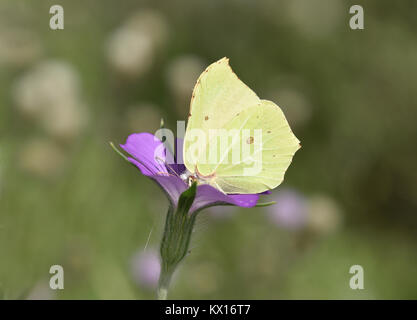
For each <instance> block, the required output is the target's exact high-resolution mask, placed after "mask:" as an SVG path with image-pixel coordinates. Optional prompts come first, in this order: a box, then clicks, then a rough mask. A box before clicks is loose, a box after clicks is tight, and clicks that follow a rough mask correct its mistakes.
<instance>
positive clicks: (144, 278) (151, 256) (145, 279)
mask: <svg viewBox="0 0 417 320" xmlns="http://www.w3.org/2000/svg"><path fill="white" fill-rule="evenodd" d="M131 271H132V276H133V280H134V281H135V282H136V283H137V284H138V285H140V286H143V287H146V288H149V289H155V288H156V287H157V285H158V280H159V274H160V272H161V263H160V261H159V255H158V252H157V251H155V250H146V251H140V252H137V253H136V254H135V255H134V256H133V258H132V260H131Z"/></svg>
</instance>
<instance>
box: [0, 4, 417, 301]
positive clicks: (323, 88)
mask: <svg viewBox="0 0 417 320" xmlns="http://www.w3.org/2000/svg"><path fill="white" fill-rule="evenodd" d="M358 3H360V4H362V5H363V8H364V11H365V29H364V30H357V31H354V30H351V29H350V28H349V18H350V17H351V15H350V14H349V7H350V6H351V5H353V4H358ZM54 4H61V5H63V7H64V13H65V20H64V21H65V29H64V30H57V31H52V30H51V29H50V28H49V19H50V17H51V15H50V14H49V8H50V7H51V6H52V5H54ZM416 12H417V2H416V1H414V0H409V1H407V0H404V1H398V2H393V1H390V0H378V1H377V0H367V1H344V0H314V1H312V0H291V1H289V0H288V1H278V0H257V1H251V0H230V1H223V0H210V1H185V0H177V1H139V0H135V1H133V0H124V1H116V0H88V1H81V0H71V1H61V0H53V1H49V0H37V1H33V0H26V1H22V0H1V1H0V297H2V298H5V299H72V298H76V299H104V298H116V299H152V298H154V297H155V294H154V286H155V281H156V280H157V277H158V266H159V262H158V252H157V250H158V244H159V240H160V238H161V230H162V226H163V222H164V216H165V212H166V209H167V205H168V203H167V200H166V199H165V197H164V195H163V194H162V192H161V191H160V190H159V188H158V187H157V186H156V185H154V183H153V182H152V181H150V180H148V179H146V178H145V177H143V176H141V175H140V174H139V172H138V171H136V170H135V169H134V168H133V167H131V166H129V165H127V164H126V163H125V162H124V161H123V160H122V159H121V158H120V157H118V156H117V155H116V154H115V153H114V152H113V151H112V150H111V149H110V147H109V145H108V142H109V141H114V142H115V143H122V142H124V139H125V138H126V137H127V136H128V135H129V134H130V133H133V132H142V131H148V132H155V130H156V129H158V128H159V122H160V118H161V117H163V118H164V119H165V122H166V125H167V126H168V127H170V128H172V129H175V124H176V121H177V120H184V119H185V117H186V115H187V113H188V107H189V100H190V95H191V90H192V88H193V85H194V83H195V81H196V79H197V77H198V75H199V73H200V72H201V71H202V70H203V69H204V68H205V67H206V66H207V65H209V64H210V63H212V62H214V61H216V60H217V59H219V58H221V57H223V56H227V57H229V58H230V62H231V66H232V67H233V69H234V71H235V72H236V73H237V74H238V75H239V76H240V78H241V79H242V80H243V81H244V82H245V83H247V84H248V85H249V86H250V87H251V88H253V89H254V91H255V92H256V93H257V94H258V95H259V96H261V97H262V98H266V99H270V100H273V101H275V102H276V103H277V104H279V105H280V106H281V107H282V109H283V110H284V112H285V113H286V115H287V117H288V119H289V122H290V124H291V126H292V128H293V131H294V132H295V134H296V135H297V137H298V138H299V139H300V140H301V142H302V145H303V148H302V149H301V150H300V151H299V152H298V153H297V154H296V156H295V158H294V161H293V164H292V165H291V167H290V168H289V170H288V172H287V175H286V180H285V182H284V183H283V184H282V185H281V186H280V187H279V188H278V189H277V190H275V191H274V192H273V194H272V195H270V196H264V199H263V200H265V201H270V200H276V201H277V202H278V203H277V205H275V206H273V207H268V208H255V209H245V210H243V209H233V208H226V209H225V208H217V209H213V210H206V211H204V212H202V213H201V214H200V218H199V221H198V222H197V226H196V231H195V234H194V238H193V240H192V245H191V246H192V249H191V253H190V254H189V256H188V257H187V258H186V259H185V261H184V263H183V264H182V265H181V267H180V269H179V270H178V272H177V274H176V276H175V278H174V281H173V284H172V288H171V291H170V297H171V298H177V299H198V298H202V299H222V298H234V299H374V298H382V299H386V298H393V299H397V298H407V299H410V298H411V299H412V298H417V242H416V237H417V234H416V230H417V215H416V214H417V198H416V195H417V161H416V160H417V146H416V138H417V126H416V118H417V105H416V101H417V87H416V77H417V69H416V66H417V38H416V32H417V20H416V17H415V13H416ZM54 264H59V265H62V266H63V267H64V271H65V289H64V290H58V291H53V290H51V289H49V278H50V276H51V275H50V274H49V268H50V266H51V265H54ZM356 264H359V265H361V266H362V267H363V268H364V272H365V289H364V290H351V289H350V287H349V279H350V277H351V276H352V275H351V274H349V268H350V267H351V266H352V265H356Z"/></svg>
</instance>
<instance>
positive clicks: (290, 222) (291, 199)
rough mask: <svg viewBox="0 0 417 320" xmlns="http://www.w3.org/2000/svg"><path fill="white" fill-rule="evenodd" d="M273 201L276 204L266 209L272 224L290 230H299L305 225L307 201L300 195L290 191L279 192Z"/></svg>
mask: <svg viewBox="0 0 417 320" xmlns="http://www.w3.org/2000/svg"><path fill="white" fill-rule="evenodd" d="M274 200H275V201H276V204H275V205H274V206H270V207H269V208H268V216H269V218H270V220H271V221H272V222H273V223H275V224H276V225H277V226H279V227H283V228H285V229H290V230H297V229H301V228H302V227H304V226H305V225H306V223H307V220H308V211H307V210H308V208H307V201H306V199H305V198H304V197H303V196H302V195H301V194H300V193H298V192H297V191H295V190H291V189H286V190H285V189H284V190H280V191H278V192H277V193H276V194H275V196H274Z"/></svg>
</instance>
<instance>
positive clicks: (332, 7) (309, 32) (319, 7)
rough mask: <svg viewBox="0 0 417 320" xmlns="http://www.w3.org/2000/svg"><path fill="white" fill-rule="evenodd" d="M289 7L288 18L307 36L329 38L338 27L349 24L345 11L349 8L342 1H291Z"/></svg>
mask: <svg viewBox="0 0 417 320" xmlns="http://www.w3.org/2000/svg"><path fill="white" fill-rule="evenodd" d="M285 4H286V5H287V11H288V18H289V19H290V23H292V24H294V26H295V27H296V28H297V30H298V31H299V32H301V33H302V34H304V35H305V36H307V37H309V36H314V37H321V36H327V35H329V34H331V33H332V32H334V31H335V29H336V27H337V26H338V25H340V24H342V23H346V28H347V27H348V26H347V22H346V20H345V19H344V18H343V11H344V10H346V14H347V10H348V9H347V8H345V6H344V5H343V3H342V1H341V0H308V1H306V0H291V1H287V2H285Z"/></svg>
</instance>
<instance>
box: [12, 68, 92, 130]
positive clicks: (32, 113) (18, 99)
mask: <svg viewBox="0 0 417 320" xmlns="http://www.w3.org/2000/svg"><path fill="white" fill-rule="evenodd" d="M13 97H14V101H15V104H16V107H17V108H18V109H19V110H20V111H21V112H22V113H23V114H24V115H26V116H29V117H31V118H33V119H35V120H37V121H38V122H39V123H40V124H41V125H42V126H43V127H44V128H45V129H46V131H47V132H48V133H50V134H53V135H55V136H58V137H63V138H71V137H73V136H76V135H77V134H78V133H79V132H80V130H81V129H82V127H83V126H84V125H85V123H86V108H85V105H84V103H83V102H82V100H81V97H80V83H79V77H78V74H77V73H76V71H75V70H74V69H73V68H72V67H71V65H69V64H67V63H65V62H62V61H54V60H49V61H45V62H42V63H40V64H38V65H36V66H35V67H34V68H33V69H31V70H29V71H28V72H27V73H26V74H24V75H23V76H22V77H21V78H20V79H18V81H17V82H16V83H15V85H14V89H13Z"/></svg>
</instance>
